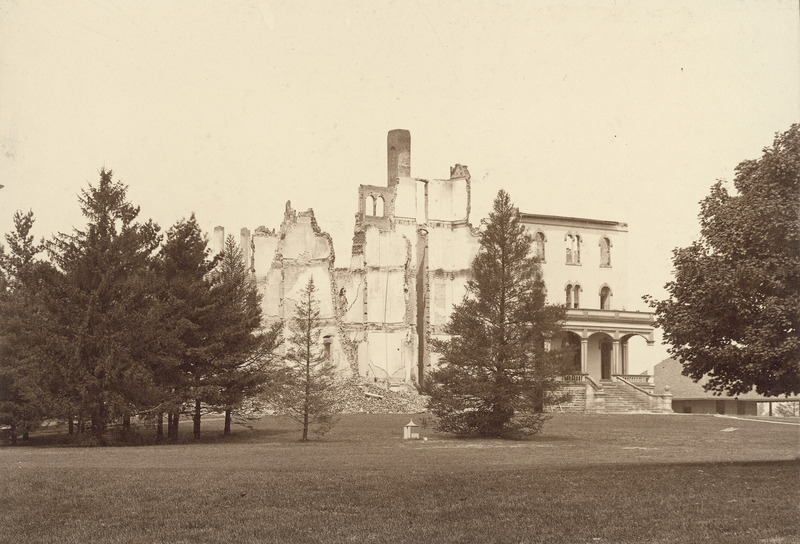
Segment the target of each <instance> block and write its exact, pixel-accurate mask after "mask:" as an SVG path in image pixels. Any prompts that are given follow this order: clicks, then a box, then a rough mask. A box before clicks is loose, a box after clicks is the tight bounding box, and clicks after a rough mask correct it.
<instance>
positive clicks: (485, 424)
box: [425, 190, 569, 437]
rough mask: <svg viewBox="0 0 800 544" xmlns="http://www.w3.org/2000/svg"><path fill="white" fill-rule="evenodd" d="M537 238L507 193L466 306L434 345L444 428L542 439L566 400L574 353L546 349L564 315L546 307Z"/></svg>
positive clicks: (435, 393)
mask: <svg viewBox="0 0 800 544" xmlns="http://www.w3.org/2000/svg"><path fill="white" fill-rule="evenodd" d="M532 242H533V239H532V237H531V235H530V234H529V233H528V232H527V231H526V229H525V227H524V226H523V225H522V224H521V223H520V220H519V212H518V210H517V209H516V208H514V206H513V205H512V203H511V199H510V197H509V195H508V194H507V193H506V192H505V191H503V190H501V191H500V192H499V193H498V194H497V197H496V198H495V201H494V206H493V211H492V212H491V213H490V214H489V221H488V223H487V225H486V228H485V230H484V231H483V232H481V234H480V249H479V251H478V255H477V256H476V257H475V260H474V261H473V262H472V266H471V274H470V280H469V281H468V282H467V292H466V294H465V297H464V300H463V301H462V302H461V304H459V305H458V306H456V307H455V308H454V310H453V313H452V314H451V316H450V320H449V322H448V324H447V326H446V329H445V332H446V333H447V334H448V335H450V337H451V338H450V339H449V340H447V341H434V342H432V347H433V349H434V351H436V352H438V353H439V354H440V358H439V361H438V367H437V368H436V369H435V370H434V371H432V372H431V373H430V375H429V377H428V379H427V380H426V384H425V389H426V392H427V393H428V394H429V395H430V401H429V404H428V407H429V409H430V411H431V412H432V413H433V414H434V415H435V416H436V417H437V428H438V429H439V430H442V431H446V432H452V433H456V434H459V435H474V436H488V437H501V436H502V437H522V436H526V435H532V434H536V433H538V432H539V431H540V430H541V427H542V424H543V423H544V421H545V420H546V419H547V416H546V415H545V414H544V413H543V409H544V407H545V406H546V405H548V404H551V403H555V402H559V401H561V400H562V398H563V395H561V393H560V390H559V389H560V388H559V383H558V382H557V378H558V377H559V376H560V375H561V374H562V371H563V369H564V368H565V364H566V362H567V360H568V358H569V353H568V352H566V351H563V350H557V351H547V350H545V339H547V338H551V337H554V336H556V335H557V334H558V332H559V331H560V329H561V324H562V322H563V319H564V309H563V307H559V306H548V305H546V304H545V286H544V282H543V281H542V274H541V268H540V267H539V265H538V262H537V261H536V259H535V258H533V257H531V256H530V253H531V250H532Z"/></svg>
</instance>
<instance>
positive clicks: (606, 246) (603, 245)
mask: <svg viewBox="0 0 800 544" xmlns="http://www.w3.org/2000/svg"><path fill="white" fill-rule="evenodd" d="M600 266H611V240H609V239H608V238H607V237H606V236H603V237H602V238H600Z"/></svg>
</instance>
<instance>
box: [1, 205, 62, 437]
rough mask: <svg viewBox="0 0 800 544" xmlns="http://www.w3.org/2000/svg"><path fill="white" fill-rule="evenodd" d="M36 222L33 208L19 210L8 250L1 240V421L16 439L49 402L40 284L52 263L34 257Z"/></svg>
mask: <svg viewBox="0 0 800 544" xmlns="http://www.w3.org/2000/svg"><path fill="white" fill-rule="evenodd" d="M33 224H34V217H33V212H28V213H25V214H23V213H21V212H17V213H15V214H14V231H13V232H12V233H11V234H8V235H6V237H5V239H6V243H7V244H8V251H7V252H6V250H5V248H4V247H3V246H0V425H6V426H8V434H9V435H10V438H11V442H12V444H16V442H17V437H18V436H19V435H20V434H22V435H23V436H24V435H27V432H28V430H29V429H31V428H33V427H35V426H37V425H38V424H39V423H40V421H41V420H42V419H43V418H44V417H45V416H46V415H47V412H48V409H50V407H51V405H50V402H49V400H50V399H49V396H48V395H47V391H46V389H45V388H43V383H44V382H45V381H46V380H45V376H46V375H47V371H46V366H45V362H46V359H45V357H44V352H45V349H44V348H45V344H46V341H47V340H46V336H45V335H44V334H42V332H43V329H44V328H43V326H42V325H43V324H44V323H45V322H46V319H47V318H46V316H45V315H43V309H44V308H43V304H42V299H41V291H42V289H40V288H39V286H40V279H41V278H42V277H44V276H45V275H46V269H50V267H49V265H47V264H46V263H43V262H41V261H37V260H36V256H37V255H38V254H39V253H40V252H41V251H42V250H43V245H42V244H37V243H35V242H34V240H33V235H32V234H31V230H32V228H33Z"/></svg>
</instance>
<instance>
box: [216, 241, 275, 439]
mask: <svg viewBox="0 0 800 544" xmlns="http://www.w3.org/2000/svg"><path fill="white" fill-rule="evenodd" d="M213 277H214V285H213V288H212V295H213V296H214V298H215V302H216V311H215V319H216V324H217V326H218V327H219V332H218V334H219V337H220V339H221V343H222V345H221V348H222V353H221V356H220V357H219V359H217V360H216V361H215V365H214V377H213V380H212V382H213V383H214V385H215V386H216V388H217V389H216V391H217V394H216V395H215V396H212V397H211V398H209V401H211V402H213V403H214V404H215V405H216V406H217V407H218V408H220V409H223V410H224V411H225V427H224V430H223V434H226V435H227V434H230V432H231V415H232V413H233V411H234V410H235V409H237V408H239V407H240V406H241V405H242V403H243V401H244V400H245V399H248V398H254V397H256V396H258V395H260V394H262V393H263V392H264V390H265V387H266V386H267V385H268V384H269V383H270V382H272V381H275V380H276V379H278V377H279V376H280V373H279V372H278V369H277V368H276V363H277V361H276V359H275V356H274V354H275V350H276V349H277V347H278V345H279V344H280V330H281V324H280V323H276V324H274V325H273V326H272V327H270V328H268V329H267V330H265V331H262V330H261V294H260V293H259V292H258V287H257V286H256V284H255V281H254V278H253V277H252V276H251V275H250V273H249V271H248V270H247V267H246V265H245V262H244V256H243V254H242V250H241V248H240V247H239V246H238V245H237V244H236V242H235V240H234V239H233V237H232V236H228V238H227V239H226V240H225V249H224V251H223V254H222V261H221V262H220V263H219V266H218V267H217V269H216V270H215V272H214V275H213Z"/></svg>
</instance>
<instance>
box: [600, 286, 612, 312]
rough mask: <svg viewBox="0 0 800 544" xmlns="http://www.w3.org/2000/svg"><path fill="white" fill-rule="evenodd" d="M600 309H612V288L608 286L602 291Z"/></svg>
mask: <svg viewBox="0 0 800 544" xmlns="http://www.w3.org/2000/svg"><path fill="white" fill-rule="evenodd" d="M600 309H601V310H610V309H611V288H610V287H608V286H606V287H603V288H602V289H600Z"/></svg>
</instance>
